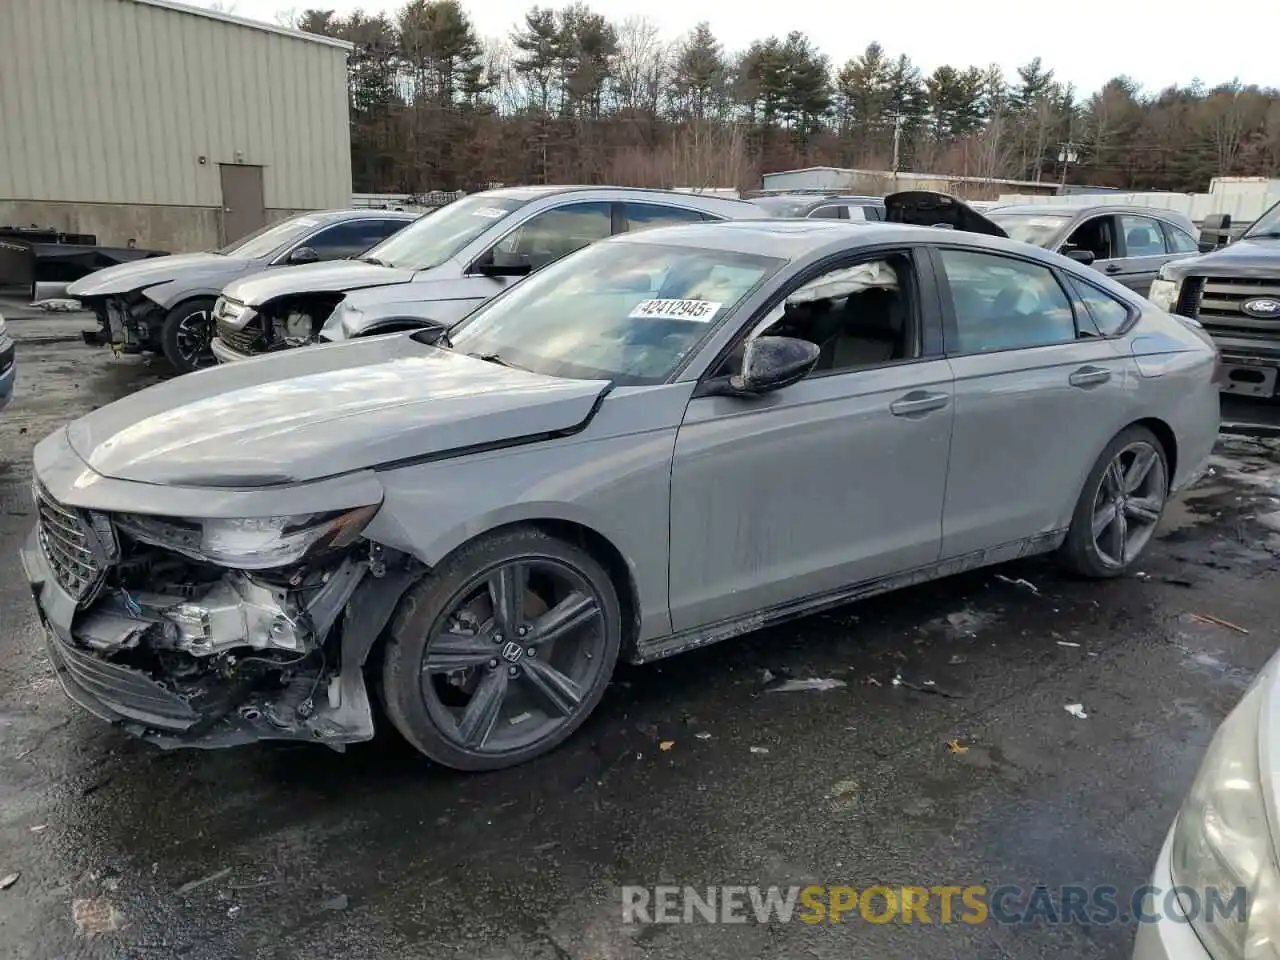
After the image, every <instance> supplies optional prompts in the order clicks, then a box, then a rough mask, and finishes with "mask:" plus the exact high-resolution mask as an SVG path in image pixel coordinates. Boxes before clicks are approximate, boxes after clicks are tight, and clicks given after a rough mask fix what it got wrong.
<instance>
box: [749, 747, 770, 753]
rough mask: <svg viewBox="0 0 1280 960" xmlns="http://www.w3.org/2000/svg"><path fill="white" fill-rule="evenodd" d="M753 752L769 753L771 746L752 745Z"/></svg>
mask: <svg viewBox="0 0 1280 960" xmlns="http://www.w3.org/2000/svg"><path fill="white" fill-rule="evenodd" d="M751 752H752V753H768V752H769V748H768V747H752V748H751Z"/></svg>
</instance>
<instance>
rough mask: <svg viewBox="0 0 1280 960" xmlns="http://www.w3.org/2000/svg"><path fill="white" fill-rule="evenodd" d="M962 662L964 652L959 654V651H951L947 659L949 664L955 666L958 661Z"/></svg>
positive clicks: (963, 660)
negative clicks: (949, 657)
mask: <svg viewBox="0 0 1280 960" xmlns="http://www.w3.org/2000/svg"><path fill="white" fill-rule="evenodd" d="M964 662H965V659H964V654H961V653H953V654H952V655H951V659H950V660H948V661H947V663H949V664H951V665H952V666H955V665H956V664H958V663H964Z"/></svg>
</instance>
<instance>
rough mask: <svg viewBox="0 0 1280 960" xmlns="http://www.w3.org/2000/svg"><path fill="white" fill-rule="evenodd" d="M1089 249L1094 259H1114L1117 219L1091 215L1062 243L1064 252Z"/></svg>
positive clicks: (1116, 254) (1115, 255)
mask: <svg viewBox="0 0 1280 960" xmlns="http://www.w3.org/2000/svg"><path fill="white" fill-rule="evenodd" d="M1070 250H1087V251H1088V252H1089V253H1092V254H1093V259H1094V260H1114V259H1115V258H1116V257H1118V256H1119V254H1118V253H1117V252H1116V238H1115V220H1114V219H1113V218H1112V217H1110V216H1102V217H1091V218H1090V219H1088V220H1086V221H1085V222H1084V223H1082V224H1080V226H1078V227H1076V228H1075V230H1073V231H1072V233H1071V236H1069V237H1067V242H1066V243H1064V244H1063V245H1062V250H1061V252H1062V253H1067V252H1068V251H1070Z"/></svg>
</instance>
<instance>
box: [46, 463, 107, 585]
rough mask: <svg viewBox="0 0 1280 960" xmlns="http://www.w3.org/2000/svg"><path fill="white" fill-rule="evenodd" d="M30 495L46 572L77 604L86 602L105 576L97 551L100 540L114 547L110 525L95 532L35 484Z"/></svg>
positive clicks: (82, 517) (76, 513)
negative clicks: (46, 566) (55, 579)
mask: <svg viewBox="0 0 1280 960" xmlns="http://www.w3.org/2000/svg"><path fill="white" fill-rule="evenodd" d="M31 492H32V499H33V500H34V501H35V506H36V535H37V538H38V539H39V541H40V549H41V551H42V552H43V553H44V558H45V560H46V561H47V562H48V564H49V569H50V570H52V571H53V575H54V577H56V578H57V580H58V583H59V584H61V585H62V588H63V589H64V590H66V591H67V593H69V594H71V596H72V597H74V598H75V599H76V601H77V602H79V603H86V602H89V601H90V600H92V598H93V597H92V595H93V594H94V593H95V592H96V591H97V589H98V588H99V587H100V586H101V585H102V578H103V576H104V575H105V574H106V568H105V566H104V564H103V562H102V557H101V556H100V551H101V549H102V538H103V537H106V538H108V539H110V540H111V541H112V542H113V543H114V534H113V533H112V532H111V529H110V525H109V524H108V523H104V525H103V526H104V529H103V530H101V531H95V529H94V526H93V525H92V524H91V523H90V521H89V518H88V517H87V516H85V515H84V514H83V513H81V512H80V511H79V510H75V509H72V508H71V507H64V506H63V505H62V504H60V503H58V501H57V500H55V499H54V498H53V497H52V496H50V495H49V493H48V491H46V490H45V489H44V488H43V487H42V486H41V485H40V484H39V483H38V482H37V483H36V484H34V485H33V486H32V491H31Z"/></svg>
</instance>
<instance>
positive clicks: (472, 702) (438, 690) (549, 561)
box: [382, 526, 622, 771]
mask: <svg viewBox="0 0 1280 960" xmlns="http://www.w3.org/2000/svg"><path fill="white" fill-rule="evenodd" d="M522 570H523V571H525V573H524V574H523V576H521V574H520V571H522ZM504 577H509V578H510V579H509V580H505V579H503V578H504ZM525 578H527V580H525ZM521 581H524V582H527V583H528V584H529V586H528V587H527V588H526V589H524V590H508V591H506V594H507V595H508V596H519V597H520V598H521V599H520V603H521V605H522V607H523V611H522V612H521V615H519V616H516V615H515V614H514V613H509V614H505V615H504V614H503V613H501V612H499V611H500V609H507V610H508V611H510V609H511V608H510V605H509V604H501V603H495V602H494V600H493V598H494V596H495V595H499V594H501V593H502V592H503V591H502V589H501V588H500V587H497V586H495V584H498V583H508V582H510V583H517V582H521ZM562 581H563V582H562ZM535 587H536V588H537V589H536V591H535ZM548 597H549V599H547V598H548ZM469 598H471V599H469ZM486 605H487V608H488V619H485V610H486ZM551 613H557V614H559V615H560V621H561V623H562V624H564V625H566V628H565V629H564V630H563V632H557V631H559V628H560V625H561V624H558V623H557V622H556V621H555V619H554V618H553V617H551V616H549V614H551ZM544 614H547V615H546V616H544ZM513 621H517V622H519V623H520V624H521V625H520V626H518V627H516V628H515V630H514V631H511V623H512V622H513ZM571 623H577V624H578V625H577V626H568V624H571ZM553 626H554V627H556V630H554V631H553V630H552V627H553ZM450 627H451V628H453V632H450V633H447V634H446V632H445V631H446V628H450ZM526 630H527V631H528V632H527V633H525V632H524V631H526ZM504 631H506V632H504ZM509 632H517V633H519V636H520V637H523V638H524V639H519V640H518V642H516V640H517V638H514V637H511V636H509V635H508V633H509ZM445 637H447V638H448V639H447V640H445ZM621 640H622V614H621V608H620V605H619V602H618V595H617V591H616V589H615V588H614V585H613V583H612V581H611V580H610V578H609V576H608V574H607V573H606V572H605V570H604V568H603V567H602V566H601V565H600V564H599V563H598V562H597V561H596V560H595V559H594V558H593V557H592V556H591V555H590V554H588V553H587V552H586V551H584V550H582V549H580V548H578V547H576V546H573V545H572V544H569V543H566V542H564V541H562V540H559V539H556V538H555V537H552V536H550V535H549V534H546V533H544V532H542V531H541V530H538V529H536V528H534V527H524V526H522V527H513V528H511V529H508V530H504V531H500V532H496V533H493V534H489V535H486V536H483V537H480V538H478V539H476V540H474V541H472V542H471V543H469V544H467V545H465V546H463V547H461V548H460V549H459V550H457V551H456V552H455V553H454V554H453V555H452V556H450V557H449V558H448V559H446V560H445V561H444V562H443V563H442V564H440V566H438V567H437V568H436V570H435V571H434V572H433V574H432V575H431V576H429V577H428V578H426V579H425V580H422V581H420V582H419V583H418V584H416V585H415V586H413V587H411V588H410V589H409V591H408V592H407V593H406V594H405V596H404V598H403V599H402V600H401V602H400V606H399V608H398V609H397V612H396V615H395V617H394V619H393V621H392V625H391V630H390V635H389V637H388V639H387V646H386V650H385V655H384V658H383V665H382V697H383V702H384V704H385V706H386V710H387V715H388V716H389V717H390V719H391V722H392V724H393V725H394V726H395V727H396V729H397V730H399V732H400V733H401V734H402V735H403V736H404V738H405V739H406V740H408V741H409V743H410V744H412V745H413V746H414V747H416V748H417V749H418V750H419V751H420V752H421V753H423V754H424V755H426V756H427V757H428V758H429V759H431V760H434V761H435V762H436V763H439V764H441V765H443V766H446V767H451V768H453V769H455V770H466V771H479V770H498V769H503V768H506V767H513V766H516V765H518V764H521V763H525V762H527V761H529V760H532V759H534V758H535V757H538V756H541V755H542V754H544V753H547V752H549V751H551V750H553V749H554V748H555V747H557V746H559V744H560V743H562V742H563V741H564V740H565V739H566V738H568V737H569V736H570V735H572V734H573V733H574V731H576V730H577V729H578V727H580V726H581V725H582V723H583V722H584V721H585V720H586V718H587V717H588V716H589V715H590V714H591V712H592V711H593V710H594V709H595V707H596V705H597V704H598V703H599V702H600V698H601V697H602V696H604V691H605V688H606V687H607V686H608V683H609V678H610V676H611V675H612V673H613V668H614V665H615V664H616V663H617V659H618V651H619V649H620V647H621ZM526 643H527V644H531V646H529V647H527V648H525V644H526ZM521 649H523V650H524V652H521ZM538 651H541V653H539V652H538ZM490 658H491V659H490ZM557 659H558V660H559V662H558V663H557V662H556V660H557ZM442 662H444V663H447V664H449V666H448V667H446V668H444V669H440V668H439V665H440V664H441V663H442ZM463 664H465V665H463ZM495 665H496V666H495ZM433 666H434V667H436V669H434V670H433V669H432V667H433ZM548 678H550V681H551V682H550V683H548ZM566 679H567V680H569V681H570V683H571V684H572V686H566V685H564V684H563V683H562V682H561V681H563V680H566ZM499 686H500V687H501V691H502V692H501V693H494V694H493V696H489V697H485V696H482V694H483V692H484V691H486V690H489V691H494V690H497V689H498V687H499ZM566 691H567V692H566ZM464 694H465V697H466V699H465V702H462V703H458V704H454V705H449V704H447V703H446V699H447V698H449V697H452V696H456V697H458V698H459V699H461V698H462V696H463V695H464ZM495 698H496V699H497V701H498V706H497V707H495V708H493V709H492V710H490V711H486V710H485V709H484V706H486V705H488V704H490V703H492V702H493V701H494V699H495ZM489 714H492V718H489V719H484V718H487V717H488V716H489ZM539 716H541V717H542V719H539ZM477 717H479V718H481V719H475V718H477ZM522 724H531V725H530V726H529V727H527V728H524V729H520V727H519V725H522Z"/></svg>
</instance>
